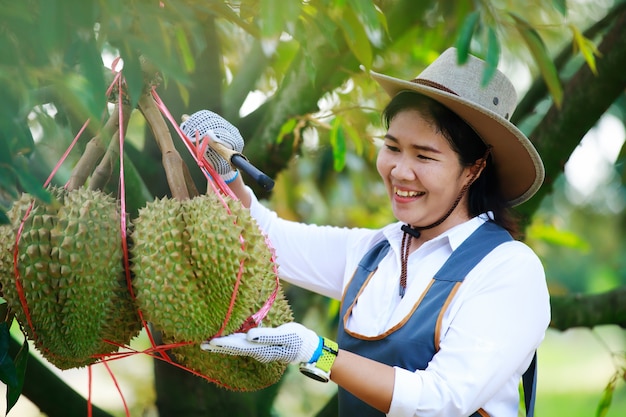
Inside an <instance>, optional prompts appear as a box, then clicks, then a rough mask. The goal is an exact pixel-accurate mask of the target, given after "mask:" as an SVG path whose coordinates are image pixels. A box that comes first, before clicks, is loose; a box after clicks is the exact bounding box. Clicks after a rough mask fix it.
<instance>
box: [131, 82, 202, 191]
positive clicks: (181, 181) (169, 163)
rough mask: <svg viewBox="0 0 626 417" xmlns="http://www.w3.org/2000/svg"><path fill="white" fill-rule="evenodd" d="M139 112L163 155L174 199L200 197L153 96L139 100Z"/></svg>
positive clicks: (145, 95) (147, 95)
mask: <svg viewBox="0 0 626 417" xmlns="http://www.w3.org/2000/svg"><path fill="white" fill-rule="evenodd" d="M139 110H141V112H142V113H143V116H144V117H145V119H146V122H147V123H148V124H149V125H150V128H151V129H152V133H153V134H154V138H155V140H156V142H157V145H158V146H159V149H160V150H161V154H162V155H163V157H162V160H163V168H164V169H165V176H166V177H167V183H168V185H169V187H170V191H171V192H172V197H174V198H177V199H179V200H187V199H189V198H190V197H194V196H197V195H198V190H197V189H196V186H195V184H194V183H193V181H192V179H191V175H190V174H189V169H188V167H187V164H185V161H183V159H182V158H181V156H180V154H179V153H178V151H177V150H176V148H175V147H174V142H173V141H172V135H170V131H169V129H168V128H167V124H166V123H165V120H164V119H163V116H162V115H161V112H160V111H159V108H158V107H157V105H156V103H155V102H154V99H153V98H152V95H150V94H149V93H148V94H144V95H142V96H141V98H140V99H139Z"/></svg>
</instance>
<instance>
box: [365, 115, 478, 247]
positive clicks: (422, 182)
mask: <svg viewBox="0 0 626 417" xmlns="http://www.w3.org/2000/svg"><path fill="white" fill-rule="evenodd" d="M376 167H377V169H378V172H379V174H380V176H381V177H382V179H383V182H384V183H385V186H386V188H387V193H388V195H389V198H390V200H391V206H392V209H393V213H394V215H395V217H396V218H397V219H398V220H399V221H401V222H404V223H408V224H410V225H412V226H414V227H424V226H429V225H431V224H432V223H434V222H436V221H438V220H439V219H441V218H442V217H443V216H444V215H445V214H446V213H447V212H448V210H450V208H451V207H452V206H453V205H454V202H455V200H456V199H457V197H458V196H459V194H460V193H461V190H462V189H463V187H464V186H465V185H466V184H468V183H469V182H470V181H471V179H472V171H471V169H470V167H464V166H462V165H461V163H460V161H459V156H458V154H457V153H456V152H455V151H454V150H453V149H452V147H451V146H450V142H449V141H448V140H447V139H446V137H445V136H444V135H443V134H442V133H441V132H440V131H439V130H438V129H437V128H436V126H435V124H434V123H432V122H431V121H429V120H427V119H425V118H424V117H423V116H422V114H421V113H420V112H419V111H417V110H414V109H406V110H402V111H400V112H398V113H397V114H396V115H395V116H394V117H393V118H392V119H391V121H390V123H389V129H388V131H387V134H386V135H385V139H384V144H383V146H382V148H381V149H380V151H379V153H378V158H377V161H376ZM469 218H470V216H469V213H468V209H467V195H466V194H465V195H464V196H463V198H462V199H461V201H460V202H459V204H458V205H457V206H456V208H455V209H454V211H453V212H452V213H451V214H450V216H449V217H448V218H447V219H446V220H445V221H443V223H441V224H440V225H439V226H437V227H434V228H432V229H429V230H424V231H423V232H422V234H423V236H424V237H425V238H428V236H430V237H434V236H437V235H439V234H441V233H442V232H444V231H445V230H447V229H449V228H451V227H453V226H456V225H457V224H460V223H462V222H464V221H466V220H468V219H469Z"/></svg>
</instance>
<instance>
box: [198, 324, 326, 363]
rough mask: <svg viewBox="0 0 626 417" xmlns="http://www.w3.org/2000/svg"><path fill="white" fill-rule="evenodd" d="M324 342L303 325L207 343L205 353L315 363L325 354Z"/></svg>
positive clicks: (259, 330) (264, 329)
mask: <svg viewBox="0 0 626 417" xmlns="http://www.w3.org/2000/svg"><path fill="white" fill-rule="evenodd" d="M322 346H323V340H322V338H321V337H319V336H318V335H317V334H316V333H315V332H314V331H312V330H309V329H307V328H306V327H304V326H303V325H301V324H299V323H286V324H283V325H281V326H279V327H275V328H273V327H256V328H254V329H250V330H249V331H248V333H233V334H231V335H228V336H224V337H218V338H215V339H212V340H210V341H206V342H203V343H202V344H201V345H200V347H201V348H202V349H203V350H206V351H209V352H216V353H225V354H228V355H237V356H250V357H252V358H254V359H256V360H257V361H259V362H263V363H267V362H272V361H279V362H284V363H290V362H291V363H302V362H305V363H312V362H315V361H317V359H318V358H319V357H320V355H321V354H322Z"/></svg>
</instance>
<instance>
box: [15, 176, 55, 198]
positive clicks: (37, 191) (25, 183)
mask: <svg viewBox="0 0 626 417" xmlns="http://www.w3.org/2000/svg"><path fill="white" fill-rule="evenodd" d="M15 174H16V175H17V179H18V180H19V182H20V185H21V186H22V188H23V189H24V191H26V192H27V193H29V194H31V195H33V196H34V197H35V198H37V199H38V200H41V201H43V202H44V203H46V204H49V203H51V202H52V195H51V194H50V193H49V192H48V191H47V190H46V189H45V188H43V186H42V185H41V182H40V181H39V179H38V178H37V177H35V176H34V175H33V174H31V173H30V172H28V171H25V170H22V169H20V170H17V171H16V172H15Z"/></svg>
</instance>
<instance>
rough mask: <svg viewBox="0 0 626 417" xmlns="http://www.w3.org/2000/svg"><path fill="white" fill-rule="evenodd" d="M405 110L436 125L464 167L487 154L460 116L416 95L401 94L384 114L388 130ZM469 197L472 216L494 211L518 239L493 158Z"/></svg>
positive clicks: (500, 222)
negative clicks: (412, 111)
mask: <svg viewBox="0 0 626 417" xmlns="http://www.w3.org/2000/svg"><path fill="white" fill-rule="evenodd" d="M405 110H415V111H417V112H419V113H420V114H421V115H422V116H423V117H424V118H425V119H426V120H428V121H430V122H431V123H433V125H434V126H435V127H436V129H437V130H438V131H439V132H441V134H442V135H443V136H444V137H445V138H446V139H447V140H448V143H450V147H451V148H452V150H454V151H455V152H456V154H457V155H458V157H459V162H460V163H461V165H463V166H465V167H470V166H472V165H474V164H475V163H476V162H477V161H478V160H479V159H481V158H482V157H483V156H484V155H485V153H486V152H487V145H486V144H485V143H484V142H483V141H482V139H481V138H480V136H478V134H477V133H476V132H475V131H474V129H472V127H471V126H470V125H468V124H467V123H466V122H465V121H464V120H463V119H461V118H460V117H459V116H458V115H457V114H456V113H454V112H453V111H452V110H450V109H448V108H447V107H446V106H444V105H443V104H440V103H439V102H437V101H435V100H433V99H431V98H430V97H427V96H424V95H422V94H419V93H415V92H412V91H401V92H400V93H398V94H397V95H396V96H395V97H393V98H392V99H391V101H390V102H389V104H388V105H387V107H385V109H384V110H383V114H382V117H383V122H384V125H385V128H389V124H390V123H391V121H392V120H393V118H394V117H395V116H396V115H397V114H398V113H401V112H403V111H405ZM467 194H468V209H469V214H470V216H472V217H473V216H477V215H479V214H481V213H486V212H488V211H491V212H492V213H493V217H494V221H495V222H496V223H497V224H498V225H500V226H502V227H504V228H505V229H506V230H508V231H509V232H510V233H511V234H512V235H513V236H516V235H518V232H519V225H518V223H519V220H518V218H517V216H516V215H515V213H514V212H513V210H512V209H511V207H510V205H509V203H508V201H507V200H506V199H505V198H504V196H503V195H502V192H501V189H500V184H499V183H498V176H497V175H496V172H495V166H494V164H493V160H492V157H491V154H490V155H489V156H488V157H487V161H486V165H485V169H483V172H482V173H481V174H480V176H479V177H478V178H476V180H475V181H474V183H473V184H472V185H471V186H470V187H469V190H468V191H467Z"/></svg>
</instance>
